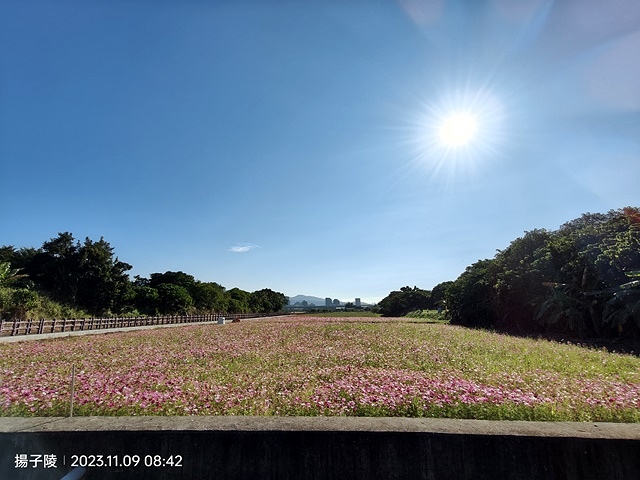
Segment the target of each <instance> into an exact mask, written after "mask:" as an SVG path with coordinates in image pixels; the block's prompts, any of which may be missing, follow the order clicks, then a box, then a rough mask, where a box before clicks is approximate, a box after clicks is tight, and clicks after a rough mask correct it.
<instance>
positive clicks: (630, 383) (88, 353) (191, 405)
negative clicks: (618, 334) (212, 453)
mask: <svg viewBox="0 0 640 480" xmlns="http://www.w3.org/2000/svg"><path fill="white" fill-rule="evenodd" d="M72 365H74V366H75V380H74V410H73V414H74V416H80V415H331V416H336V415H352V416H405V417H450V418H476V419H509V420H549V421H614V422H640V358H638V357H635V356H632V355H622V354H616V353H608V352H605V351H600V350H593V349H587V348H582V347H580V346H575V345H566V344H559V343H553V342H549V341H545V340H530V339H521V338H514V337H509V336H506V335H499V334H495V333H490V332H484V331H475V330H468V329H464V328H461V327H456V326H451V325H446V324H433V323H426V322H420V321H416V320H414V319H409V318H402V319H386V318H385V319H383V318H372V317H367V318H347V317H345V318H317V317H304V316H297V317H279V318H270V319H261V320H255V321H247V322H240V323H233V324H227V325H224V326H222V325H198V326H186V327H177V328H162V329H153V330H143V331H132V332H126V333H113V334H105V335H90V336H80V337H70V338H64V339H51V340H46V341H29V342H19V343H4V344H0V415H2V416H66V415H67V414H68V413H69V406H70V390H71V369H72Z"/></svg>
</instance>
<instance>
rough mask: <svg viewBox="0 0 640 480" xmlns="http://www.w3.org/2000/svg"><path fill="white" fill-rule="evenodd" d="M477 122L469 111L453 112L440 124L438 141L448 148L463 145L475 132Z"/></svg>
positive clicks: (471, 138)
mask: <svg viewBox="0 0 640 480" xmlns="http://www.w3.org/2000/svg"><path fill="white" fill-rule="evenodd" d="M477 129H478V122H477V120H476V117H475V116H474V115H472V114H470V113H454V114H451V115H449V116H447V117H446V118H445V119H444V121H443V122H442V125H441V126H440V131H439V134H440V142H441V143H442V145H444V146H446V147H449V148H458V147H463V146H465V145H466V144H468V143H469V142H470V141H471V140H473V137H474V136H475V134H476V131H477Z"/></svg>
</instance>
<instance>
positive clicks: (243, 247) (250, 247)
mask: <svg viewBox="0 0 640 480" xmlns="http://www.w3.org/2000/svg"><path fill="white" fill-rule="evenodd" d="M254 248H258V245H235V246H233V247H231V248H230V249H229V251H230V252H233V253H245V252H248V251H250V250H253V249H254Z"/></svg>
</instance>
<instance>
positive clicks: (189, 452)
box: [0, 417, 640, 480]
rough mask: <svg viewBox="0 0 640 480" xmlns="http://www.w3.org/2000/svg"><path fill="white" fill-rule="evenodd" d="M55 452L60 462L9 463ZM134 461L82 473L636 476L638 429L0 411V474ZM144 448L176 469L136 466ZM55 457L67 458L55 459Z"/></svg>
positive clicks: (20, 475)
mask: <svg viewBox="0 0 640 480" xmlns="http://www.w3.org/2000/svg"><path fill="white" fill-rule="evenodd" d="M19 454H27V455H28V458H29V461H30V462H31V460H32V458H31V456H32V455H36V454H55V455H56V456H57V460H58V461H57V464H58V468H57V469H45V468H42V465H41V464H39V466H38V468H33V467H32V466H31V464H30V465H29V467H28V468H26V469H24V468H15V458H16V455H19ZM92 454H93V455H98V454H99V455H103V462H106V461H107V456H109V455H111V456H112V457H111V458H112V459H113V458H115V457H113V456H116V455H117V456H118V461H122V460H124V458H125V456H126V455H138V456H140V463H139V464H138V466H137V467H133V466H131V467H129V468H126V467H114V466H112V467H100V468H98V467H93V468H89V469H88V471H87V476H86V478H87V479H103V478H104V479H106V478H109V479H111V478H117V479H129V478H131V479H133V478H135V479H147V478H148V479H206V478H211V479H227V478H229V479H245V478H251V479H253V478H256V479H336V478H348V479H395V478H398V479H399V478H403V479H404V478H407V479H436V480H446V479H455V480H459V479H474V480H476V479H485V478H486V479H492V480H493V479H576V480H578V479H579V480H584V479H606V480H616V479H633V480H637V479H640V425H636V424H593V423H584V424H583V423H538V422H489V421H476V420H443V419H409V418H335V417H333V418H328V417H311V418H301V417H294V418H293V417H284V418H276V417H76V418H68V419H65V418H0V479H31V478H33V479H50V478H51V479H60V478H62V477H63V476H64V475H65V474H67V472H69V471H70V470H71V467H70V465H69V464H70V462H71V460H72V456H73V455H92ZM147 455H150V456H155V455H160V456H162V457H163V458H167V457H169V456H170V455H173V456H174V460H175V459H176V457H175V456H176V455H180V456H181V457H182V466H181V467H169V466H165V467H145V466H144V460H145V459H147V460H148V459H151V458H152V457H146V456H147ZM63 462H64V463H66V465H64V466H63Z"/></svg>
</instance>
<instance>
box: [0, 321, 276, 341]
mask: <svg viewBox="0 0 640 480" xmlns="http://www.w3.org/2000/svg"><path fill="white" fill-rule="evenodd" d="M278 317H279V316H273V317H256V318H244V319H242V320H241V321H242V322H246V321H248V320H258V319H260V318H278ZM226 323H231V322H230V321H229V320H227V322H226ZM217 324H218V322H217V321H213V322H191V323H172V324H169V325H143V326H139V327H118V328H100V329H96V330H77V331H75V332H55V333H42V334H40V333H34V334H29V335H16V336H13V337H12V336H2V337H0V343H2V342H4V343H11V342H29V341H33V340H47V339H49V338H62V337H77V336H80V335H100V334H105V333H118V332H131V331H133V330H148V329H151V328H171V327H187V326H190V325H217Z"/></svg>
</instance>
